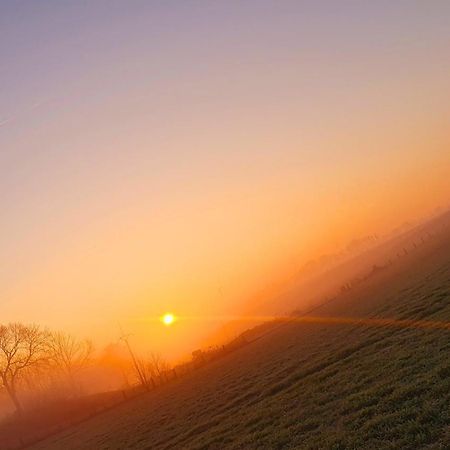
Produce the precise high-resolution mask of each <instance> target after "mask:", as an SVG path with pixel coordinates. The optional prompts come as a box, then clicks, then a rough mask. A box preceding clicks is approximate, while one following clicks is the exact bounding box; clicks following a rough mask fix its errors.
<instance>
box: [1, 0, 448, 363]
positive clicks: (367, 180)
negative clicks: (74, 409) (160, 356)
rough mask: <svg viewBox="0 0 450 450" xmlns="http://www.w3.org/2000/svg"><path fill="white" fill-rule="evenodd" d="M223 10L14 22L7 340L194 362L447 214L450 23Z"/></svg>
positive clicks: (439, 17)
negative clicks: (361, 240)
mask: <svg viewBox="0 0 450 450" xmlns="http://www.w3.org/2000/svg"><path fill="white" fill-rule="evenodd" d="M218 3H220V2H218ZM225 3H227V4H222V5H220V4H215V5H211V4H210V3H209V2H208V3H204V4H203V7H200V6H199V5H200V4H202V2H198V3H195V4H194V3H192V4H191V3H190V2H186V4H189V7H187V6H186V4H183V5H177V6H175V5H173V6H163V5H159V4H158V5H155V6H151V5H150V4H149V5H146V6H143V5H141V4H140V3H139V2H136V3H133V2H130V3H129V4H128V2H127V6H124V4H121V3H117V4H116V3H115V2H112V3H111V6H110V8H108V10H107V11H105V10H103V8H102V7H101V6H100V4H96V5H95V6H94V5H93V4H92V5H90V6H88V5H79V6H75V5H54V4H52V3H48V4H47V3H46V2H42V5H43V6H42V8H41V9H39V8H33V7H31V6H29V7H23V8H17V9H16V10H14V9H11V10H10V9H7V10H6V11H5V14H4V16H3V18H2V19H0V21H1V22H0V30H1V31H0V39H1V42H8V45H7V46H5V49H4V55H3V58H2V61H3V62H4V63H5V64H4V67H5V71H4V73H3V74H2V77H3V80H2V81H3V88H4V89H3V91H2V92H0V108H1V109H0V146H1V150H0V188H1V189H0V195H1V197H0V206H1V211H2V220H1V222H0V248H1V249H2V252H1V254H0V298H1V302H2V317H3V320H21V321H25V322H30V321H33V322H38V323H41V324H43V325H46V326H49V327H52V328H64V329H68V330H70V331H72V332H74V333H76V334H77V335H83V336H91V337H93V338H94V339H95V340H96V341H97V342H98V345H103V344H104V343H106V342H108V341H114V340H116V339H117V337H118V323H119V322H120V323H121V325H122V326H123V327H124V328H125V329H126V330H127V331H129V332H131V333H133V334H134V338H133V339H135V341H136V344H137V345H139V346H140V348H141V349H144V348H145V349H148V350H160V351H162V352H164V353H165V354H167V355H169V356H170V357H176V356H180V355H181V354H183V353H184V352H186V351H188V350H190V349H192V348H193V347H195V346H197V345H199V342H201V339H202V338H203V337H205V336H206V335H207V334H208V333H210V332H211V331H212V330H213V329H214V327H216V326H220V325H221V323H220V320H218V321H217V323H212V322H211V321H205V322H202V320H201V317H202V316H203V317H210V316H221V315H224V316H226V315H236V314H239V312H240V311H241V310H243V309H244V307H246V306H247V299H248V298H250V297H251V296H252V294H254V293H255V292H257V291H258V290H259V289H261V286H265V285H267V284H270V282H271V281H272V280H277V279H280V278H283V277H285V276H289V275H290V274H292V273H295V271H296V270H298V268H299V267H301V265H302V264H303V263H304V262H306V261H307V260H309V259H310V258H312V257H315V256H318V255H320V254H321V253H323V252H329V251H335V250H336V249H339V248H342V247H344V246H345V245H346V244H347V243H348V241H349V240H351V239H353V238H355V237H360V236H363V235H365V234H367V233H373V232H376V233H379V234H382V233H384V232H387V231H389V230H390V229H392V228H394V227H395V226H397V225H399V224H401V223H403V222H404V221H406V220H411V219H415V218H418V217H421V216H423V215H425V214H429V213H430V212H432V211H433V210H434V208H436V207H438V206H447V205H448V199H449V193H450V184H449V182H448V178H449V175H450V174H449V170H448V168H449V167H450V152H449V150H448V149H449V134H448V117H450V111H449V109H450V107H449V105H450V101H449V100H450V89H449V85H448V75H449V73H450V70H449V69H450V57H449V55H450V49H449V48H448V47H449V44H448V42H449V40H448V29H449V27H448V23H446V21H445V19H444V18H445V14H446V13H447V17H448V12H450V11H449V7H448V6H446V5H445V4H442V5H438V4H435V5H433V6H430V5H427V6H426V14H425V10H424V8H425V6H423V5H421V4H420V2H417V3H414V2H411V7H410V8H409V10H408V11H404V10H403V9H402V8H401V7H400V6H399V5H393V4H389V3H387V2H386V3H385V2H380V5H371V6H369V5H367V4H366V5H353V6H350V5H345V6H342V7H341V8H340V9H339V10H337V9H336V8H335V7H334V6H333V3H329V4H328V6H327V7H325V6H324V5H322V6H312V5H310V6H305V5H301V4H296V2H293V3H290V2H287V3H286V4H285V5H284V6H283V7H281V6H280V5H279V3H277V2H269V1H267V2H266V1H263V2H257V3H255V4H253V5H250V4H252V2H248V4H247V3H246V4H245V5H242V4H240V3H237V2H236V3H234V2H230V3H229V4H228V2H225ZM167 310H169V311H172V312H174V313H175V314H179V315H182V316H197V317H199V318H200V319H199V320H197V321H178V322H177V323H176V324H175V325H174V326H172V327H164V326H162V325H161V324H160V323H159V322H158V321H155V320H153V319H154V318H157V317H159V316H160V315H161V314H162V313H164V312H165V311H167Z"/></svg>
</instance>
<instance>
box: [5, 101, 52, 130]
mask: <svg viewBox="0 0 450 450" xmlns="http://www.w3.org/2000/svg"><path fill="white" fill-rule="evenodd" d="M48 102H49V100H46V101H42V102H37V103H33V104H32V105H31V106H30V107H29V108H27V109H24V110H22V111H21V112H19V113H18V114H16V115H14V116H10V117H7V118H6V119H3V120H1V121H0V128H1V127H3V126H4V125H6V124H8V123H10V122H13V121H14V120H16V119H17V118H18V117H20V116H21V115H24V114H26V113H27V112H31V111H34V110H35V109H37V108H40V107H41V106H42V105H43V104H45V103H48Z"/></svg>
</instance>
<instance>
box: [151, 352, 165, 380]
mask: <svg viewBox="0 0 450 450" xmlns="http://www.w3.org/2000/svg"><path fill="white" fill-rule="evenodd" d="M169 369H170V366H169V364H168V362H167V361H166V360H165V359H164V358H163V357H162V355H161V354H160V353H153V352H152V353H150V358H149V360H148V361H147V370H148V372H149V373H150V376H151V377H152V378H156V377H159V378H161V377H162V376H163V375H164V374H165V373H167V371H168V370H169Z"/></svg>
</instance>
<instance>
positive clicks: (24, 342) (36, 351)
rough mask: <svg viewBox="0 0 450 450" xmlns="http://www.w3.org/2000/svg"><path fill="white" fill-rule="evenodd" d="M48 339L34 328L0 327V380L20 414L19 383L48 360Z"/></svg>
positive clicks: (43, 333) (17, 325)
mask: <svg viewBox="0 0 450 450" xmlns="http://www.w3.org/2000/svg"><path fill="white" fill-rule="evenodd" d="M48 337H49V334H48V333H47V332H46V331H43V330H41V329H40V328H39V327H38V326H37V325H23V324H21V323H10V324H8V325H0V379H1V382H2V384H3V386H4V387H5V389H6V392H7V393H8V395H9V396H10V398H11V400H12V402H13V403H14V406H15V407H16V410H17V412H18V413H19V414H22V411H23V408H22V404H21V402H20V400H19V397H18V394H17V387H18V382H19V380H20V379H21V377H22V375H23V374H24V373H25V372H26V371H27V370H28V369H30V368H32V367H36V366H38V365H39V364H42V363H44V362H46V361H47V350H48Z"/></svg>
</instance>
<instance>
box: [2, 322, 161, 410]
mask: <svg viewBox="0 0 450 450" xmlns="http://www.w3.org/2000/svg"><path fill="white" fill-rule="evenodd" d="M126 344H127V346H128V349H129V350H130V354H131V356H133V359H132V361H126V363H127V364H128V367H129V368H130V372H131V375H132V378H133V380H136V381H137V382H138V383H139V384H142V385H143V387H144V388H148V387H149V386H150V384H151V383H153V384H154V380H155V379H157V378H159V379H162V377H163V376H164V374H165V373H166V372H167V371H168V370H169V369H170V367H169V365H168V364H167V362H166V361H165V360H164V358H163V357H162V356H161V355H159V354H157V353H152V354H150V356H149V357H148V358H136V357H134V354H133V353H132V352H131V347H130V346H129V343H128V341H127V342H126ZM93 353H94V348H93V345H92V342H91V341H90V340H87V339H78V338H76V337H74V336H72V335H71V334H69V333H65V332H61V331H49V330H47V329H45V328H42V327H40V326H38V325H34V324H33V325H25V324H22V323H9V324H6V325H0V386H1V387H2V388H3V389H4V391H5V392H6V393H7V394H8V396H9V398H10V399H11V401H12V403H13V405H14V407H15V410H16V412H17V413H18V415H22V414H23V411H24V401H23V395H21V394H23V393H24V392H26V391H28V392H35V393H36V392H51V393H52V395H53V396H55V395H58V394H57V393H58V391H62V390H63V391H64V395H67V393H69V396H72V397H78V396H80V395H81V394H82V389H81V385H80V383H79V380H78V375H79V374H80V372H82V371H83V370H84V369H86V368H88V367H90V366H92V365H94V364H95V359H94V358H93ZM61 395H62V394H61Z"/></svg>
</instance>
